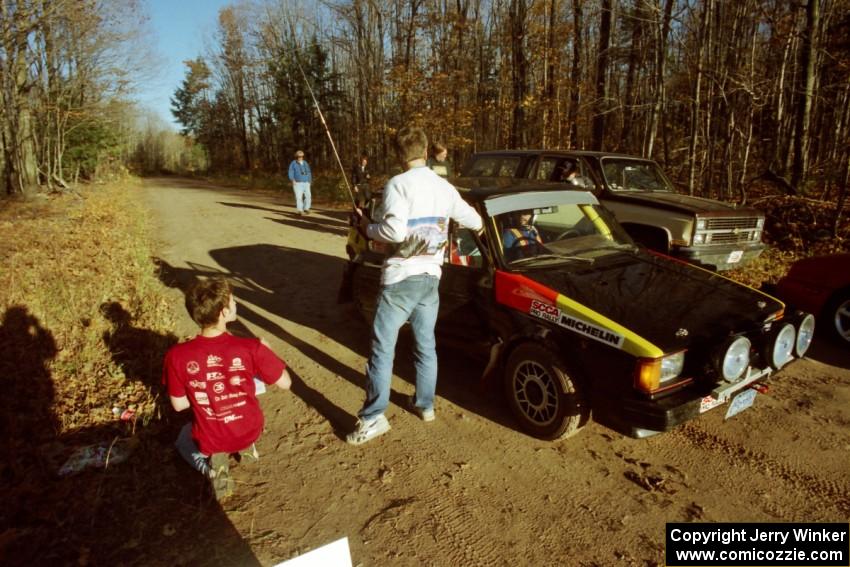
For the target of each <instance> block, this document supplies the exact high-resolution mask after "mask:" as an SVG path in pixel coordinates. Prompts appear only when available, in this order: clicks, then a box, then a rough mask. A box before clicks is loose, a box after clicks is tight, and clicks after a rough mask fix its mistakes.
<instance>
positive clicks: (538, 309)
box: [528, 299, 561, 323]
mask: <svg viewBox="0 0 850 567" xmlns="http://www.w3.org/2000/svg"><path fill="white" fill-rule="evenodd" d="M528 312H529V313H530V314H531V315H532V316H533V317H539V318H540V319H544V320H546V321H549V322H551V323H557V322H558V320H559V319H560V317H561V310H560V309H558V308H557V307H555V306H554V305H551V304H549V303H543V302H542V301H537V300H536V299H535V300H533V301H532V302H531V309H530V310H529V311H528Z"/></svg>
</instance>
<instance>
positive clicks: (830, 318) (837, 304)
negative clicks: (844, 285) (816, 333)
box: [821, 290, 850, 345]
mask: <svg viewBox="0 0 850 567" xmlns="http://www.w3.org/2000/svg"><path fill="white" fill-rule="evenodd" d="M821 325H822V326H823V328H825V329H827V332H828V333H829V335H830V337H831V338H832V339H833V340H836V341H838V342H839V343H841V344H845V345H850V290H843V291H839V292H838V293H836V294H835V295H834V296H832V298H831V299H830V300H829V301H828V302H827V303H826V306H825V307H824V309H823V314H822V315H821Z"/></svg>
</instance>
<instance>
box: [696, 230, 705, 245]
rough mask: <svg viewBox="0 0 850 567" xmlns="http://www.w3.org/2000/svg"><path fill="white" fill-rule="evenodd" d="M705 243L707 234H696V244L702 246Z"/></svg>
mask: <svg viewBox="0 0 850 567" xmlns="http://www.w3.org/2000/svg"><path fill="white" fill-rule="evenodd" d="M704 242H705V233H702V232H697V233H696V234H694V244H702V243H704Z"/></svg>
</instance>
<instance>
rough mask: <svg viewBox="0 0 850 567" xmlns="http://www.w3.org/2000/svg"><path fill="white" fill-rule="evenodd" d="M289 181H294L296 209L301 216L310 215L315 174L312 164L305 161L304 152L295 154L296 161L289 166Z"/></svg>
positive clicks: (293, 189) (299, 151)
mask: <svg viewBox="0 0 850 567" xmlns="http://www.w3.org/2000/svg"><path fill="white" fill-rule="evenodd" d="M289 180H290V181H292V191H293V192H294V193H295V208H296V209H297V210H298V214H299V215H309V214H310V205H311V196H310V183H311V182H312V181H313V173H312V172H311V171H310V164H308V163H307V161H306V160H305V159H304V152H303V151H301V150H298V151H297V152H295V159H294V160H292V163H290V164H289Z"/></svg>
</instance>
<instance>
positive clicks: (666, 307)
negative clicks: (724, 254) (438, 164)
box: [345, 186, 814, 439]
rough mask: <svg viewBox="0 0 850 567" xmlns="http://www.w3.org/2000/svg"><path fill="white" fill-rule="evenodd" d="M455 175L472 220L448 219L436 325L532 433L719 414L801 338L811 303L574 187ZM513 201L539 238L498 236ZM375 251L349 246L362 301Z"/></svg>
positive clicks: (513, 212) (803, 344)
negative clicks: (663, 239)
mask: <svg viewBox="0 0 850 567" xmlns="http://www.w3.org/2000/svg"><path fill="white" fill-rule="evenodd" d="M459 190H460V191H461V194H462V196H463V197H464V198H465V199H466V200H467V201H468V202H469V203H470V204H472V205H473V206H474V207H475V208H476V209H477V210H478V211H479V213H480V214H481V215H482V218H483V219H484V229H483V231H482V232H481V233H480V234H476V233H474V232H472V231H469V230H466V229H461V228H459V227H457V226H450V238H449V242H448V244H447V246H446V249H445V264H444V266H443V275H442V279H441V283H440V312H439V319H438V323H437V331H438V340H446V339H454V340H455V341H460V342H462V344H464V345H465V348H466V349H472V348H474V347H475V346H476V345H480V346H481V348H483V349H489V353H488V352H487V351H486V350H485V351H484V354H489V355H490V356H489V360H490V364H489V365H488V367H487V369H486V370H485V371H484V375H485V377H486V379H487V381H488V382H487V383H489V384H490V385H491V386H492V387H499V388H502V389H503V390H504V392H505V394H506V396H507V398H508V400H509V403H510V406H511V408H512V410H513V413H514V414H515V415H516V417H517V418H518V420H519V423H520V425H521V426H522V427H523V428H524V429H525V430H526V431H528V432H529V433H531V434H532V435H534V436H537V437H540V438H543V439H557V438H560V437H567V436H569V435H572V434H574V433H576V432H577V431H578V430H579V429H580V428H581V426H582V425H584V424H585V423H586V421H587V420H588V419H589V418H590V417H591V416H592V417H593V418H594V419H595V420H596V421H599V422H601V423H604V424H606V425H608V426H610V427H612V428H615V429H617V430H619V431H621V432H623V433H626V434H628V435H631V436H635V437H645V436H649V435H652V434H654V433H658V432H662V431H667V430H669V429H671V428H673V427H675V426H676V425H678V424H681V423H683V422H686V421H688V420H691V419H694V418H697V417H698V416H699V415H700V414H702V413H704V412H706V411H709V410H711V409H714V408H716V407H718V406H726V407H727V408H728V409H727V416H730V417H731V416H732V415H734V414H735V413H737V412H739V411H741V410H743V409H746V408H747V407H749V406H750V405H751V404H752V403H753V400H754V398H755V397H756V395H757V388H759V387H761V384H763V383H764V382H765V381H766V380H768V379H769V378H771V377H772V375H773V374H774V373H776V372H777V371H778V370H780V369H781V368H783V367H784V366H785V365H786V364H788V363H790V362H791V361H792V360H794V359H795V358H797V357H800V356H802V355H803V354H804V353H805V352H806V350H807V349H808V347H809V345H810V343H811V340H812V335H813V330H814V317H813V316H811V315H809V314H806V313H802V312H793V313H791V312H786V311H785V308H784V305H783V304H782V303H781V302H780V301H779V300H777V299H775V298H773V297H771V296H769V295H766V294H764V293H762V292H760V291H757V290H755V289H751V288H749V287H746V286H744V285H741V284H738V283H736V282H734V281H732V280H730V279H728V278H726V277H724V276H722V275H720V274H718V273H716V272H713V271H710V270H706V269H703V268H700V267H697V266H694V265H691V264H688V263H685V262H681V261H678V260H675V259H672V258H669V257H667V256H664V255H661V254H658V253H654V252H650V251H647V250H645V249H643V248H641V247H638V246H636V245H635V244H634V242H633V240H632V239H631V238H630V237H629V235H628V234H627V233H626V232H625V231H624V230H623V228H622V227H621V226H620V225H619V224H618V223H617V221H616V220H615V219H614V218H613V217H612V216H611V214H610V213H609V211H607V210H606V209H605V208H604V207H601V206H600V205H599V202H598V200H597V199H596V197H595V196H594V195H593V193H591V192H589V191H584V190H553V189H552V188H551V187H548V186H547V187H534V186H526V187H522V188H498V187H487V188H485V187H478V188H474V189H465V188H462V187H459ZM373 207H374V208H373V211H372V213H373V218H379V217H380V216H381V215H380V202H379V201H378V202H376V203H375V204H374V205H373ZM520 217H523V218H524V219H526V220H528V219H530V221H529V222H530V223H531V224H532V225H533V226H534V227H536V229H537V231H538V232H539V234H540V236H541V238H540V241H538V240H536V239H529V238H524V239H516V238H514V239H511V238H508V237H507V235H508V234H509V233H510V232H511V231H512V230H515V226H516V223H517V222H519V220H518V219H519V218H520ZM356 241H357V239H356V238H353V239H351V240H349V247H351V246H352V243H353V242H356ZM510 241H513V245H511V246H510V247H509V248H507V249H506V248H505V243H506V242H510ZM361 244H364V243H363V242H362V241H361ZM386 252H387V249H386V246H385V245H381V244H379V243H376V242H369V243H365V246H361V247H359V248H357V249H351V250H350V255H351V261H350V263H349V271H348V277H347V279H346V283H345V285H346V286H348V287H349V289H348V290H347V291H349V292H350V296H351V297H353V299H354V301H355V302H356V304H357V306H358V308H359V309H360V310H361V311H362V312H363V314H364V315H365V316H366V317H369V316H370V315H371V314H373V313H374V309H375V304H376V298H377V294H378V290H379V285H380V269H381V265H382V263H383V259H384V254H385V253H386Z"/></svg>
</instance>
